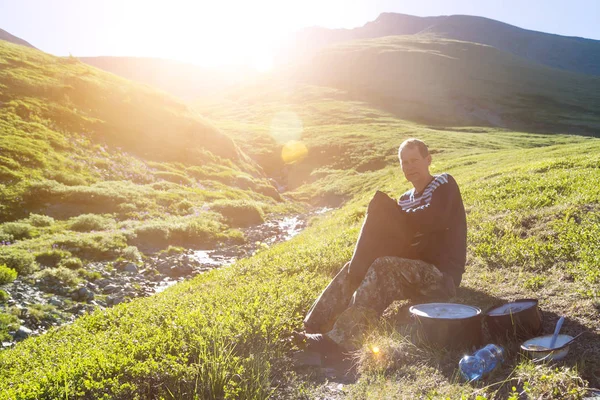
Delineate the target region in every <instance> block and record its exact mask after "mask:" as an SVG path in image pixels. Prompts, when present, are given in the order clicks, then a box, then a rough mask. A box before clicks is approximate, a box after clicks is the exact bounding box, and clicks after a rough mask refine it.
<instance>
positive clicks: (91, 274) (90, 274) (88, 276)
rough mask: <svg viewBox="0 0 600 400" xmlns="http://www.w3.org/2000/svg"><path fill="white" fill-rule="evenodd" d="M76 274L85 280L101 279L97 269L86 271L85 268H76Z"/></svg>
mask: <svg viewBox="0 0 600 400" xmlns="http://www.w3.org/2000/svg"><path fill="white" fill-rule="evenodd" d="M77 275H79V276H80V277H82V278H83V279H85V280H87V281H90V282H92V281H95V280H98V279H102V274H101V273H100V272H98V271H88V270H87V269H85V268H80V269H78V270H77Z"/></svg>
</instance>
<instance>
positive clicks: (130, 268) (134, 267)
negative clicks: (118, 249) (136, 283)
mask: <svg viewBox="0 0 600 400" xmlns="http://www.w3.org/2000/svg"><path fill="white" fill-rule="evenodd" d="M123 271H125V272H131V273H135V274H137V272H138V267H137V265H135V264H134V263H129V264H127V265H126V266H125V268H124V269H123Z"/></svg>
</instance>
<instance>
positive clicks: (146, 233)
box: [130, 222, 170, 249]
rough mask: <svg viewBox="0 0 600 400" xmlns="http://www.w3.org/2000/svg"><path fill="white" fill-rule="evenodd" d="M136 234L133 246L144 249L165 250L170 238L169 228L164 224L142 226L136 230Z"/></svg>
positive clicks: (132, 240)
mask: <svg viewBox="0 0 600 400" xmlns="http://www.w3.org/2000/svg"><path fill="white" fill-rule="evenodd" d="M134 234H135V235H134V237H133V238H132V239H131V240H130V242H131V244H133V245H135V246H137V247H138V248H143V249H148V248H159V249H162V248H165V247H167V245H168V240H169V236H170V233H169V227H168V225H167V224H166V223H163V222H156V223H152V224H149V225H143V226H140V227H138V228H136V229H135V230H134Z"/></svg>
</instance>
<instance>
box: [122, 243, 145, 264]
mask: <svg viewBox="0 0 600 400" xmlns="http://www.w3.org/2000/svg"><path fill="white" fill-rule="evenodd" d="M121 257H123V258H124V259H126V260H129V261H134V262H135V261H140V260H141V259H142V255H141V253H140V251H139V250H138V248H137V247H135V246H127V247H125V248H124V249H123V251H122V252H121Z"/></svg>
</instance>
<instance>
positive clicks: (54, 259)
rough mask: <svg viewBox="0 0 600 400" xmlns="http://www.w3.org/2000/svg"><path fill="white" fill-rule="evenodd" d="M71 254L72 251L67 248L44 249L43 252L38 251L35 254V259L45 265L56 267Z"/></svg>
mask: <svg viewBox="0 0 600 400" xmlns="http://www.w3.org/2000/svg"><path fill="white" fill-rule="evenodd" d="M70 256H71V253H70V252H68V251H65V250H60V249H52V250H48V251H43V252H41V253H37V254H36V256H35V261H36V262H37V263H38V264H40V265H43V266H45V267H50V268H53V267H56V266H57V265H58V263H59V262H60V261H61V260H63V259H65V258H68V257H70Z"/></svg>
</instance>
